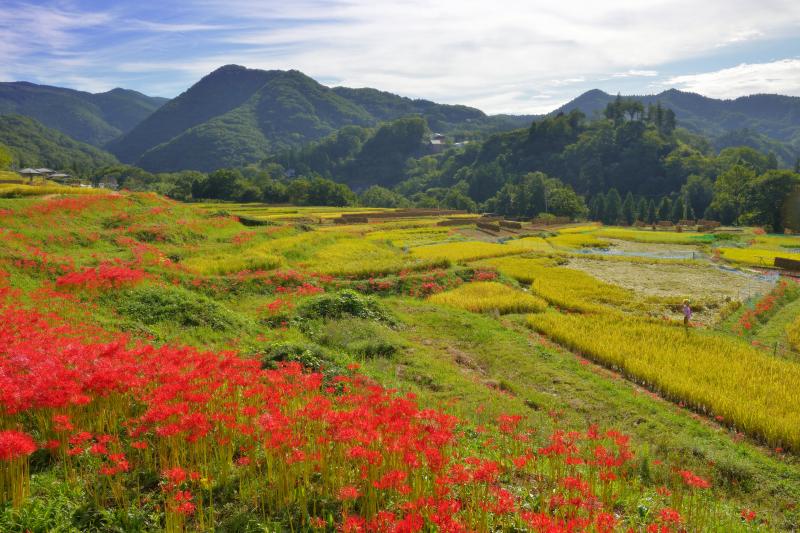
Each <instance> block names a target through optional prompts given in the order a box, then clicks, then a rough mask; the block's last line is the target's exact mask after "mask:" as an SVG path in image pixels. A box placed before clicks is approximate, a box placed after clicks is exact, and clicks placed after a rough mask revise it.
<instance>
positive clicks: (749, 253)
mask: <svg viewBox="0 0 800 533" xmlns="http://www.w3.org/2000/svg"><path fill="white" fill-rule="evenodd" d="M717 250H719V252H720V254H722V257H724V258H725V259H727V260H728V261H731V262H733V263H742V264H745V265H754V266H772V265H773V264H774V263H775V258H776V257H785V258H787V259H794V260H795V261H800V254H799V253H794V252H789V251H785V250H767V249H764V248H717Z"/></svg>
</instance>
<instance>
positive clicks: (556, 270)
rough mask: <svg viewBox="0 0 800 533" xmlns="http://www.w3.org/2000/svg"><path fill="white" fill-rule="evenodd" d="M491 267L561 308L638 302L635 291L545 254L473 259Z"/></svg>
mask: <svg viewBox="0 0 800 533" xmlns="http://www.w3.org/2000/svg"><path fill="white" fill-rule="evenodd" d="M476 266H488V267H494V268H496V269H497V270H498V272H500V273H502V274H504V275H506V276H509V277H512V278H514V279H516V280H517V281H520V282H522V283H530V284H531V290H532V291H533V292H534V293H535V294H537V295H539V296H541V297H542V298H544V299H545V300H547V301H548V302H550V303H551V304H553V305H555V306H557V307H560V308H562V309H568V310H570V311H578V312H583V313H595V312H607V311H609V310H610V308H609V307H606V306H612V307H630V306H631V305H632V304H635V302H637V298H636V294H635V293H634V292H632V291H630V290H628V289H624V288H622V287H618V286H617V285H611V284H610V283H604V282H602V281H600V280H598V279H596V278H594V277H592V276H590V275H589V274H586V273H584V272H581V271H579V270H572V269H570V268H561V267H557V266H554V261H553V260H552V259H548V258H539V257H534V258H529V257H500V258H494V259H487V260H484V261H480V262H478V263H476Z"/></svg>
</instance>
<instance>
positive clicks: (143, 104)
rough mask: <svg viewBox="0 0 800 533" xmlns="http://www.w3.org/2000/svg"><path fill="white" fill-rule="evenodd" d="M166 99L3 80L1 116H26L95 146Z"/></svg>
mask: <svg viewBox="0 0 800 533" xmlns="http://www.w3.org/2000/svg"><path fill="white" fill-rule="evenodd" d="M166 101H167V99H166V98H155V97H150V96H146V95H144V94H141V93H138V92H136V91H130V90H126V89H113V90H111V91H108V92H104V93H97V94H92V93H88V92H83V91H75V90H72V89H64V88H61V87H50V86H47V85H36V84H34V83H28V82H8V83H0V115H8V114H18V115H25V116H28V117H31V118H34V119H36V120H38V121H39V122H41V123H42V124H44V125H45V126H47V127H49V128H54V129H57V130H58V131H60V132H62V133H65V134H67V135H69V136H70V137H72V138H74V139H76V140H78V141H81V142H85V143H89V144H92V145H95V146H101V145H103V144H105V143H107V142H108V141H110V140H111V139H114V138H116V137H118V136H120V135H122V134H123V133H125V132H127V131H129V130H130V129H131V128H133V127H134V126H135V125H136V124H138V123H139V122H141V121H142V120H143V119H144V118H145V117H146V116H148V115H149V114H150V113H152V112H153V111H155V110H156V109H158V108H159V107H160V106H161V105H162V104H164V102H166Z"/></svg>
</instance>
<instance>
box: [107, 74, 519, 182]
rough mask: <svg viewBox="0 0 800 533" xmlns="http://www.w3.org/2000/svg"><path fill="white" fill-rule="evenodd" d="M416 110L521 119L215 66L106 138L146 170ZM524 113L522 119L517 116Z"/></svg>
mask: <svg viewBox="0 0 800 533" xmlns="http://www.w3.org/2000/svg"><path fill="white" fill-rule="evenodd" d="M409 115H421V116H422V117H424V118H425V119H426V120H427V121H428V125H429V127H431V128H432V129H433V130H434V131H446V132H454V131H458V130H461V131H473V132H474V131H477V130H489V131H504V130H508V129H512V128H514V127H519V126H520V125H521V124H520V119H519V118H516V117H514V118H512V117H488V116H487V115H486V114H484V113H483V112H482V111H480V110H478V109H474V108H470V107H466V106H459V105H442V104H436V103H434V102H430V101H427V100H412V99H410V98H404V97H401V96H397V95H394V94H391V93H387V92H382V91H378V90H375V89H350V88H345V87H336V88H330V87H326V86H324V85H321V84H320V83H318V82H316V81H315V80H313V79H312V78H310V77H308V76H306V75H305V74H303V73H301V72H298V71H296V70H289V71H281V70H269V71H264V70H253V69H247V68H245V67H241V66H238V65H227V66H224V67H220V68H219V69H217V70H215V71H214V72H212V73H210V74H208V75H206V76H205V77H203V78H202V79H201V80H200V81H198V82H197V83H196V84H195V85H193V86H192V87H190V88H189V89H188V90H187V91H186V92H184V93H183V94H181V95H179V96H178V97H176V98H175V99H173V100H171V101H170V102H169V103H167V104H166V105H164V106H163V107H161V108H160V109H159V110H158V111H156V112H154V113H153V114H152V115H150V116H149V117H147V118H146V119H145V120H144V121H142V123H141V124H139V125H138V126H137V127H135V128H134V129H133V130H131V131H130V132H129V133H127V134H126V135H123V136H122V137H121V138H119V139H116V140H115V141H113V142H111V143H109V145H108V149H109V150H111V151H112V152H113V153H114V154H116V155H117V157H119V158H120V160H122V161H124V162H126V163H132V164H136V165H139V166H141V167H143V168H146V169H148V170H152V171H174V170H183V169H193V170H205V171H207V170H213V169H216V168H222V167H231V166H237V165H244V164H247V163H252V162H256V161H259V160H261V159H263V158H265V157H267V156H269V155H271V154H275V153H277V152H280V151H282V150H285V149H289V148H297V147H299V146H302V145H303V144H306V143H308V142H310V141H316V140H319V139H322V138H324V137H326V136H328V135H330V134H332V133H333V132H335V131H337V130H339V129H341V128H343V127H345V126H364V127H371V126H376V125H378V124H379V123H381V122H384V121H390V120H394V119H397V118H401V117H404V116H409ZM523 120H524V119H523Z"/></svg>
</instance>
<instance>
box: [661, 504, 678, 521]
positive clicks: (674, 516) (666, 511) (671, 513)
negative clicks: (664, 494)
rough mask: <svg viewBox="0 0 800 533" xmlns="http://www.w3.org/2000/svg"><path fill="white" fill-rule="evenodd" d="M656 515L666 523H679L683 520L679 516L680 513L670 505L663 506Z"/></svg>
mask: <svg viewBox="0 0 800 533" xmlns="http://www.w3.org/2000/svg"><path fill="white" fill-rule="evenodd" d="M658 516H659V518H660V519H661V521H662V522H666V523H668V524H680V523H681V522H683V518H682V517H681V515H680V513H679V512H678V511H676V510H675V509H672V508H671V507H665V508H663V509H661V510H660V511H658Z"/></svg>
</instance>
